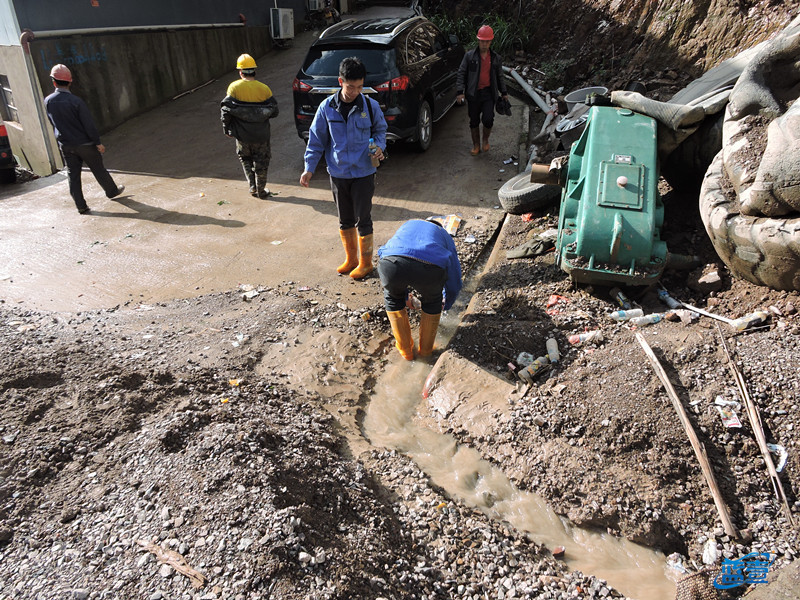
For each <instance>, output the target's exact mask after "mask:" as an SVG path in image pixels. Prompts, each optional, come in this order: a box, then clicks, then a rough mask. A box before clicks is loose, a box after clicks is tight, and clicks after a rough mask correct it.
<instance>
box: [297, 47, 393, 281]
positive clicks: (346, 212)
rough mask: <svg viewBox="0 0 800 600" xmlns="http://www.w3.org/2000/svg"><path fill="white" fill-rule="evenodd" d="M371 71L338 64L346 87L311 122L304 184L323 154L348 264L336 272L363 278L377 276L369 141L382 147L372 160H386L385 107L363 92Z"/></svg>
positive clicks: (353, 62) (354, 62)
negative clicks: (382, 107)
mask: <svg viewBox="0 0 800 600" xmlns="http://www.w3.org/2000/svg"><path fill="white" fill-rule="evenodd" d="M366 76H367V69H366V67H365V66H364V64H363V63H362V62H361V60H359V59H358V58H355V57H350V58H345V59H344V60H343V61H342V62H341V64H340V65H339V85H341V86H342V89H341V90H339V92H338V93H336V94H333V95H331V96H329V97H328V98H326V99H325V100H323V101H322V103H321V104H320V105H319V107H318V108H317V112H316V114H315V115H314V120H313V121H312V122H311V129H310V130H309V132H308V146H306V153H305V157H304V161H305V170H304V171H303V174H302V175H300V185H302V186H303V187H308V183H309V181H310V180H311V176H312V175H313V173H314V169H316V168H317V165H318V164H319V161H320V159H321V158H322V156H323V155H324V156H325V161H326V162H327V163H328V174H329V175H330V180H331V190H332V191H333V200H334V202H335V203H336V210H337V212H338V214H339V236H340V237H341V240H342V245H343V246H344V251H345V260H344V262H343V263H342V264H341V265H339V267H338V268H337V269H336V270H337V271H338V272H339V273H341V274H344V273H349V274H350V277H352V278H353V279H362V278H364V277H366V276H367V275H368V274H369V273H371V272H372V269H373V266H372V195H373V194H374V193H375V170H376V169H375V167H374V166H373V163H372V160H371V158H370V147H369V146H370V139H374V141H375V145H376V146H377V149H376V150H375V152H374V154H372V156H374V157H376V158H377V159H378V160H383V157H384V155H383V149H384V148H386V119H384V118H383V111H381V107H380V105H379V104H378V103H377V102H376V101H375V100H373V99H372V98H368V97H367V96H365V95H364V94H362V93H361V91H362V90H363V89H364V78H365V77H366Z"/></svg>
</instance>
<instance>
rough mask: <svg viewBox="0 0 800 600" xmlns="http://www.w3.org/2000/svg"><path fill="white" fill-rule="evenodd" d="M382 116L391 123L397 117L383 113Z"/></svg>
mask: <svg viewBox="0 0 800 600" xmlns="http://www.w3.org/2000/svg"><path fill="white" fill-rule="evenodd" d="M383 118H384V119H386V122H387V123H391V122H392V121H394V120H396V119H397V115H384V117H383Z"/></svg>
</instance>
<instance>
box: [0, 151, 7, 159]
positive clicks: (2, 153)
mask: <svg viewBox="0 0 800 600" xmlns="http://www.w3.org/2000/svg"><path fill="white" fill-rule="evenodd" d="M0 158H8V152H0Z"/></svg>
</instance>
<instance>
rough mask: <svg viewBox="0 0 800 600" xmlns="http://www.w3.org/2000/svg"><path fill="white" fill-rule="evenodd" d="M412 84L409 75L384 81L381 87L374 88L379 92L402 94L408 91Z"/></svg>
mask: <svg viewBox="0 0 800 600" xmlns="http://www.w3.org/2000/svg"><path fill="white" fill-rule="evenodd" d="M410 83H411V82H410V81H409V79H408V75H401V76H400V77H395V78H394V79H390V80H389V81H384V82H383V83H381V84H380V85H375V86H373V87H374V88H375V90H376V91H378V92H402V91H403V90H406V89H408V86H409V84H410Z"/></svg>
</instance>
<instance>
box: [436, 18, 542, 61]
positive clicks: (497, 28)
mask: <svg viewBox="0 0 800 600" xmlns="http://www.w3.org/2000/svg"><path fill="white" fill-rule="evenodd" d="M430 20H431V21H433V22H434V23H436V25H438V26H439V28H440V29H441V30H442V31H444V32H445V33H446V34H448V35H449V34H455V35H456V36H458V39H459V40H461V43H462V44H463V45H464V47H465V48H474V47H475V46H477V44H478V40H477V39H476V38H475V35H476V34H477V32H478V28H479V27H480V26H481V25H489V26H490V27H491V28H492V30H494V41H492V50H494V51H495V52H497V53H498V54H500V55H502V56H512V55H513V54H514V52H516V51H517V50H524V49H525V47H526V46H527V44H528V38H529V37H530V35H531V26H530V24H528V23H526V22H525V21H523V20H513V21H509V20H508V19H506V18H505V17H503V16H501V15H498V14H495V13H489V14H486V15H478V16H474V17H451V16H450V15H447V14H443V13H437V14H434V15H432V16H431V17H430Z"/></svg>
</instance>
